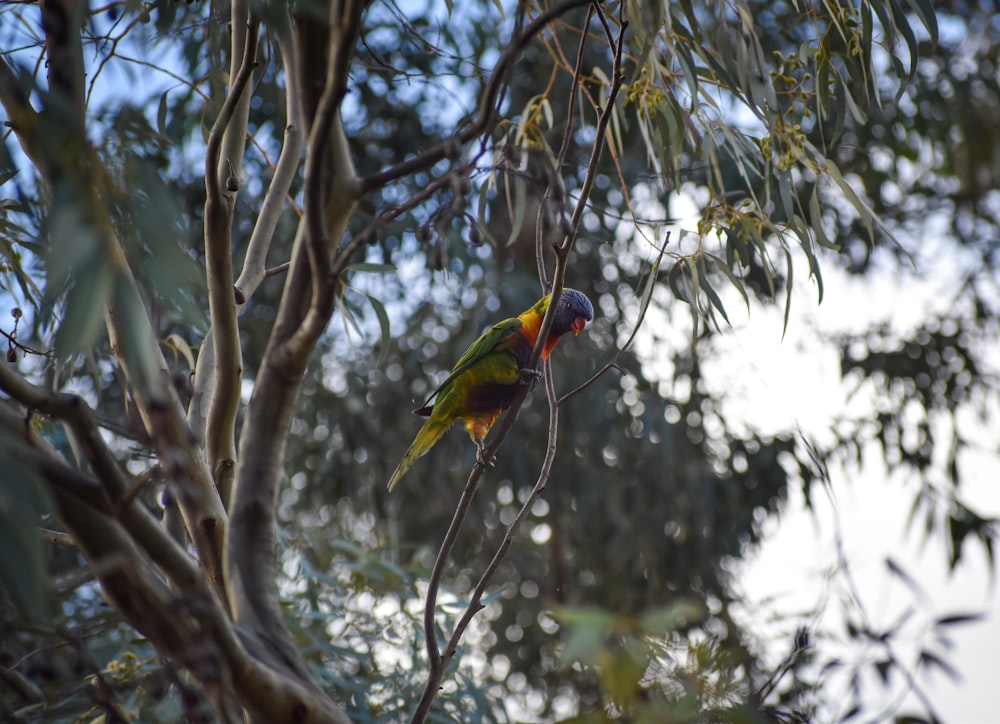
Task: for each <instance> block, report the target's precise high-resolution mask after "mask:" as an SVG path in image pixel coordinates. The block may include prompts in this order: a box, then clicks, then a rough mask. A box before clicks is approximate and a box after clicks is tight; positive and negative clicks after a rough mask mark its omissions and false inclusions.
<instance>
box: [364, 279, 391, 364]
mask: <svg viewBox="0 0 1000 724" xmlns="http://www.w3.org/2000/svg"><path fill="white" fill-rule="evenodd" d="M365 296H366V297H368V301H369V302H370V303H371V305H372V309H373V310H375V316H376V317H378V324H379V329H380V331H381V334H382V337H381V339H380V340H379V351H378V360H377V361H376V364H377V365H378V366H379V367H384V366H385V363H386V360H388V359H389V343H390V342H391V341H392V335H391V333H390V331H389V315H388V314H386V312H385V305H383V304H382V302H381V301H379V300H378V299H376V298H375V297H373V296H372V295H371V294H366V295H365Z"/></svg>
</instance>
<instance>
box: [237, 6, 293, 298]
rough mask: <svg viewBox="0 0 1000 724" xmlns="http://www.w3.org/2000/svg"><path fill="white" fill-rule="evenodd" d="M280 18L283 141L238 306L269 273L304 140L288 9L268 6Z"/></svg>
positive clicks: (253, 236) (244, 272) (252, 240)
mask: <svg viewBox="0 0 1000 724" xmlns="http://www.w3.org/2000/svg"><path fill="white" fill-rule="evenodd" d="M269 12H271V13H272V14H274V13H280V14H279V15H276V16H275V17H276V18H280V20H281V24H280V26H279V27H277V28H276V34H277V37H278V48H279V50H280V52H281V62H282V67H283V68H284V70H285V116H286V125H285V141H284V143H283V144H282V146H281V154H280V155H279V156H278V162H277V164H276V165H275V167H274V173H273V174H272V176H271V182H270V183H269V184H268V187H267V193H266V194H265V195H264V201H263V203H262V204H261V207H260V213H259V214H258V216H257V222H256V223H255V224H254V228H253V233H252V234H251V235H250V242H249V244H248V245H247V253H246V257H245V258H244V260H243V270H242V271H241V272H240V276H239V278H238V279H237V280H236V289H237V294H238V295H239V298H238V299H237V300H236V302H237V305H239V306H242V305H243V304H245V303H246V302H247V300H249V299H250V297H251V296H252V295H253V293H254V292H255V291H256V289H257V287H258V286H259V285H260V283H261V281H263V280H264V278H265V277H267V276H269V275H270V274H271V273H273V272H272V271H271V270H269V269H267V268H266V262H267V252H268V250H269V249H270V247H271V241H272V239H273V238H274V230H275V229H276V228H277V225H278V220H279V219H280V217H281V212H282V211H283V210H284V206H285V201H286V199H287V197H288V192H289V189H290V188H291V186H292V181H293V180H294V179H295V173H296V171H297V170H298V168H299V165H300V163H301V161H302V147H303V144H304V126H303V121H302V103H301V98H300V94H299V90H298V82H299V78H298V70H297V69H296V67H295V50H294V48H293V47H292V38H291V34H290V27H289V25H288V22H287V21H288V10H287V8H286V7H285V6H281V7H272V8H271V9H270V11H269Z"/></svg>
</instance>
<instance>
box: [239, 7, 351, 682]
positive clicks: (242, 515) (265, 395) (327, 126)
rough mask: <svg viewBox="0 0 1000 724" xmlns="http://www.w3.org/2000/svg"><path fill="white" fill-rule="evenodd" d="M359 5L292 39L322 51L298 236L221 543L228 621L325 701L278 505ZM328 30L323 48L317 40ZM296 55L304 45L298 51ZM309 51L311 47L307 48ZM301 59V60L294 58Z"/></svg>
mask: <svg viewBox="0 0 1000 724" xmlns="http://www.w3.org/2000/svg"><path fill="white" fill-rule="evenodd" d="M361 10H362V4H361V3H360V2H348V3H347V4H346V7H343V8H341V7H339V6H337V7H335V8H333V9H332V10H331V13H332V17H333V20H332V26H331V24H330V22H327V21H324V22H322V23H318V22H317V20H316V19H315V18H310V17H309V16H300V17H299V18H298V24H297V26H296V39H297V42H299V43H301V42H302V40H303V38H304V37H309V38H312V39H315V40H316V42H318V43H320V44H321V47H326V48H327V49H328V56H327V57H326V58H325V60H324V62H323V64H322V65H319V66H317V65H315V64H312V65H303V63H302V62H301V60H300V62H299V65H298V68H299V72H300V73H301V74H302V82H301V83H300V84H299V86H300V88H302V89H303V91H302V93H303V97H304V100H303V103H304V104H305V106H304V107H305V109H306V121H307V125H308V126H309V128H310V135H309V143H308V146H307V149H306V156H307V165H306V188H305V192H304V193H305V198H306V216H305V219H304V220H303V222H302V223H300V225H299V229H298V232H297V235H296V240H295V245H294V247H293V251H292V259H291V265H290V268H289V271H288V277H287V279H286V284H285V288H284V293H283V295H282V300H281V304H280V306H279V309H278V314H277V319H276V321H275V325H274V328H273V329H272V332H271V337H270V339H269V341H268V345H267V348H266V350H265V352H264V357H263V360H262V363H261V368H260V372H259V374H258V377H257V381H256V385H255V386H254V392H253V396H252V398H251V400H250V404H249V406H248V408H247V415H246V422H245V424H244V426H243V432H242V435H241V438H240V447H239V456H238V464H237V474H236V484H235V487H234V490H233V498H232V505H231V508H230V510H231V515H232V526H231V528H230V535H229V539H228V541H227V569H226V570H227V577H228V582H229V583H230V600H231V603H232V609H233V615H234V618H235V619H236V620H237V621H238V622H240V623H241V624H242V625H245V626H246V627H247V628H249V629H250V630H252V631H253V633H254V635H255V636H256V637H257V638H258V639H259V640H260V641H261V642H262V644H263V645H265V646H266V647H267V649H268V650H269V651H270V652H271V653H272V657H277V659H278V660H279V661H280V663H281V666H282V668H283V669H284V670H285V671H287V672H288V673H290V674H292V675H293V676H295V677H297V678H298V679H299V680H300V681H302V682H304V683H305V684H306V685H307V686H308V687H309V688H310V690H311V691H312V692H313V696H314V697H316V698H318V699H323V700H325V699H326V697H325V695H324V694H323V693H322V692H321V691H320V690H319V689H318V688H316V687H315V685H314V684H312V683H311V679H310V676H309V672H308V670H307V667H306V665H305V663H304V661H303V660H302V656H301V654H300V652H299V651H298V649H297V647H296V646H295V643H294V642H293V641H292V639H291V636H290V634H289V633H288V630H287V629H286V628H285V625H284V619H283V615H282V612H281V608H280V605H279V592H278V589H277V579H278V565H277V558H276V554H277V540H276V537H277V535H276V529H275V507H276V505H277V495H278V490H279V483H280V481H281V476H282V473H283V467H282V466H283V459H284V451H285V444H286V440H287V435H288V429H289V426H290V422H291V417H292V414H293V412H294V409H295V405H296V402H297V400H298V395H299V391H300V389H301V384H302V379H303V377H304V375H305V371H306V368H307V366H308V363H309V359H310V357H311V354H312V351H313V348H314V346H315V343H316V340H318V339H319V336H320V335H321V334H322V332H323V330H324V329H325V327H326V324H327V322H328V321H329V319H330V317H331V316H332V314H333V310H334V306H335V305H334V301H335V298H334V294H335V292H336V289H337V286H336V284H335V279H334V277H333V274H332V272H333V265H332V259H331V255H332V253H333V250H334V249H336V247H337V244H338V243H339V242H340V239H341V238H342V237H343V235H344V232H345V231H346V228H347V223H348V220H349V219H350V214H351V213H352V211H353V208H354V203H355V201H356V198H357V191H356V178H355V176H354V169H353V166H352V164H351V161H350V154H349V148H348V145H347V139H346V135H345V134H344V130H343V127H342V124H341V123H340V119H339V112H338V108H339V104H340V102H341V101H342V99H343V96H344V93H345V92H346V88H347V70H348V63H349V60H350V57H351V54H352V53H353V50H354V43H355V39H356V38H357V35H358V27H359V24H360V17H361ZM320 26H322V27H323V28H325V29H326V34H327V35H326V36H323V37H325V38H326V42H324V41H323V40H322V38H321V36H320ZM298 50H299V51H302V50H303V49H301V48H299V49H298ZM309 50H310V51H311V50H312V48H310V49H309ZM298 57H299V58H300V59H301V58H302V57H303V56H302V55H301V54H299V56H298ZM320 78H321V79H323V86H322V88H323V90H322V92H321V93H320V96H319V98H318V102H317V105H316V106H314V107H313V108H314V109H315V117H314V118H309V115H308V114H309V109H310V105H309V97H311V96H309V93H306V91H305V89H311V90H310V91H309V92H310V93H312V92H313V90H314V89H315V88H316V83H317V79H320Z"/></svg>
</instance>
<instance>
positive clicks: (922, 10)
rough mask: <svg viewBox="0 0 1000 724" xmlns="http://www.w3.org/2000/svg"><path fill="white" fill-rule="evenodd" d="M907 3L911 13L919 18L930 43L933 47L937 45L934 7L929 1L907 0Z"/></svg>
mask: <svg viewBox="0 0 1000 724" xmlns="http://www.w3.org/2000/svg"><path fill="white" fill-rule="evenodd" d="M908 3H909V5H910V7H911V8H913V12H915V13H916V14H917V17H919V18H920V22H922V23H923V24H924V28H926V29H927V32H928V33H929V34H930V36H931V42H932V43H934V45H937V43H938V24H937V13H936V12H935V11H934V6H933V5H932V4H931V3H930V0H908Z"/></svg>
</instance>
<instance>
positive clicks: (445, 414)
mask: <svg viewBox="0 0 1000 724" xmlns="http://www.w3.org/2000/svg"><path fill="white" fill-rule="evenodd" d="M551 296H552V295H546V296H544V297H542V298H541V299H539V300H538V301H537V302H535V304H534V306H533V307H531V309H529V310H528V311H526V312H524V313H522V314H520V315H518V316H517V317H513V318H511V319H505V320H503V321H502V322H498V323H497V324H494V325H493V326H492V327H490V328H489V329H488V330H487V331H486V332H485V333H483V335H482V336H481V337H480V338H479V339H477V340H476V341H475V342H473V343H472V346H471V347H469V349H467V350H466V352H465V354H463V355H462V358H461V359H460V360H458V363H457V364H456V365H455V367H454V368H453V369H452V371H451V374H450V375H448V379H446V380H445V381H444V382H442V383H441V386H440V387H438V388H437V389H436V390H434V392H432V393H431V395H430V397H428V398H427V402H426V403H424V406H423V407H421V408H420V409H419V410H415V412H416V414H418V415H422V416H425V417H427V422H425V423H424V426H423V427H421V428H420V432H418V433H417V437H416V439H414V441H413V444H412V445H410V449H409V450H407V451H406V454H405V455H404V456H403V459H402V460H401V461H400V463H399V465H398V466H397V467H396V470H395V472H393V474H392V477H391V478H389V490H392V489H393V488H394V487H395V486H396V483H398V482H399V479H400V478H402V477H403V475H405V474H406V471H407V470H409V469H410V466H411V465H413V463H414V462H416V460H417V458H419V457H420V456H421V455H423V454H425V453H426V452H427V451H428V450H430V449H431V448H432V447H434V445H435V443H437V441H438V440H440V439H441V436H442V435H444V434H445V432H447V431H448V428H450V427H451V426H452V425H453V424H454V423H455V422H457V421H458V420H463V421H464V422H465V428H466V430H468V431H469V435H470V436H471V437H472V440H473V442H475V443H476V447H478V448H479V450H480V451H482V449H483V439H484V438H485V437H486V434H487V433H488V432H489V431H490V428H491V427H493V423H494V422H496V420H497V418H498V417H500V413H501V412H503V411H504V410H506V409H507V408H508V407H509V406H510V403H511V402H513V400H514V397H515V395H516V394H517V390H518V387H519V386H520V385H521V384H523V382H524V377H523V371H524V370H525V368H526V366H527V364H528V360H529V359H530V357H531V352H532V350H534V348H535V342H536V340H537V339H538V332H539V330H540V328H541V326H542V318H543V317H544V316H545V311H546V310H547V309H548V306H549V298H550V297H551ZM593 318H594V307H593V305H591V303H590V300H589V299H587V297H586V295H584V294H583V293H582V292H578V291H576V290H575V289H563V291H562V294H560V296H559V306H558V309H557V310H556V312H555V317H554V318H553V320H552V327H551V329H550V330H549V337H548V339H547V340H546V341H545V346H544V347H542V359H543V360H547V359H548V358H549V355H550V354H551V353H552V350H553V349H555V346H556V343H557V342H558V341H559V338H560V337H562V336H563V335H564V334H566V333H567V332H573V333H574V334H580V332H582V331H583V329H584V327H586V326H587V322H589V321H590V320H592V319H593ZM431 400H434V402H433V403H432V404H428V403H430V402H431Z"/></svg>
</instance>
